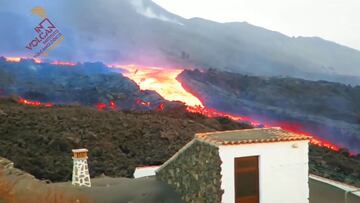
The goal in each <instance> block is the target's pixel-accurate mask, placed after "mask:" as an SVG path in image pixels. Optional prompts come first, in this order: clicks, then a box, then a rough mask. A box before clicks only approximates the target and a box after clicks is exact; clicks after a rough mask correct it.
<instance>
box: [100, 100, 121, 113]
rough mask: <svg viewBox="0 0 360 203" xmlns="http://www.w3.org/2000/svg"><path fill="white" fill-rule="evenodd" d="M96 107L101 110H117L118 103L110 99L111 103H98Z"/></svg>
mask: <svg viewBox="0 0 360 203" xmlns="http://www.w3.org/2000/svg"><path fill="white" fill-rule="evenodd" d="M96 108H97V109H98V110H99V111H102V110H104V109H112V110H115V109H117V105H116V103H115V102H114V101H112V100H111V101H110V102H109V105H107V104H105V103H97V104H96Z"/></svg>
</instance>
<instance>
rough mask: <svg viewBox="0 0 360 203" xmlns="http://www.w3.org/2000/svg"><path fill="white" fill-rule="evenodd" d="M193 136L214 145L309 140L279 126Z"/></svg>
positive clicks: (307, 137)
mask: <svg viewBox="0 0 360 203" xmlns="http://www.w3.org/2000/svg"><path fill="white" fill-rule="evenodd" d="M195 138H196V139H198V140H201V141H204V142H207V143H210V144H215V145H240V144H252V143H269V142H284V141H300V140H309V139H310V138H311V137H309V136H306V135H301V134H295V133H291V132H288V131H285V130H282V129H281V128H254V129H246V130H232V131H217V132H210V133H198V134H196V135H195Z"/></svg>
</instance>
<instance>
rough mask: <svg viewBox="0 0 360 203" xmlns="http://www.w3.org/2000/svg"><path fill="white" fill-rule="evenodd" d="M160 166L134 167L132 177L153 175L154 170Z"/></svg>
mask: <svg viewBox="0 0 360 203" xmlns="http://www.w3.org/2000/svg"><path fill="white" fill-rule="evenodd" d="M159 168H160V166H142V167H136V168H135V172H134V178H142V177H147V176H154V175H155V171H156V170H157V169H159Z"/></svg>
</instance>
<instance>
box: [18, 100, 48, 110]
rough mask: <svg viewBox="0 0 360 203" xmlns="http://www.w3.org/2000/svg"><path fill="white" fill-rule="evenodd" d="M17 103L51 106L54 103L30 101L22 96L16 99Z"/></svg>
mask: <svg viewBox="0 0 360 203" xmlns="http://www.w3.org/2000/svg"><path fill="white" fill-rule="evenodd" d="M18 102H19V104H23V105H27V106H36V107H48V108H50V107H53V106H54V104H52V103H42V102H39V101H30V100H27V99H24V98H20V99H19V100H18Z"/></svg>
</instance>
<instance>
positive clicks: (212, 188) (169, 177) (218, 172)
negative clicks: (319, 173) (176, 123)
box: [157, 128, 309, 203]
mask: <svg viewBox="0 0 360 203" xmlns="http://www.w3.org/2000/svg"><path fill="white" fill-rule="evenodd" d="M308 144H309V137H307V136H302V135H297V134H293V133H289V132H287V131H284V130H281V129H278V128H266V129H249V130H236V131H226V132H211V133H202V134H197V135H196V136H195V138H194V139H193V140H192V141H191V142H190V143H188V144H187V145H186V146H185V147H184V148H183V149H181V150H180V151H179V152H178V153H176V154H175V155H174V156H173V157H172V158H171V159H169V160H168V161H167V162H165V163H164V164H163V165H162V166H161V167H160V168H159V169H158V170H157V178H158V179H159V180H161V181H164V182H166V183H168V184H170V185H172V186H173V187H174V188H175V190H176V191H177V192H178V193H179V194H180V196H181V197H182V199H183V200H185V201H186V202H206V203H208V202H223V203H308V202H309V200H308V198H309V187H308Z"/></svg>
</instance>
